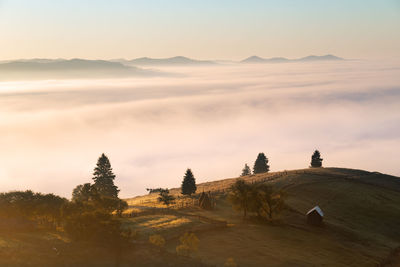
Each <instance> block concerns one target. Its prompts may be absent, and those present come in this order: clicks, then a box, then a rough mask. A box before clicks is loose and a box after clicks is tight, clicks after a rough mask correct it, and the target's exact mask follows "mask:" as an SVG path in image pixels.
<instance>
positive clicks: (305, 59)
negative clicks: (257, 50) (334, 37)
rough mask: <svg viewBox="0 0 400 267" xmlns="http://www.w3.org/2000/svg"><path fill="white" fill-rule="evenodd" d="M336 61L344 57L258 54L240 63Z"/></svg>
mask: <svg viewBox="0 0 400 267" xmlns="http://www.w3.org/2000/svg"><path fill="white" fill-rule="evenodd" d="M334 60H335V61H338V60H344V58H341V57H337V56H334V55H324V56H314V55H311V56H307V57H302V58H297V59H288V58H284V57H273V58H262V57H259V56H251V57H248V58H246V59H244V60H242V61H241V63H282V62H310V61H334Z"/></svg>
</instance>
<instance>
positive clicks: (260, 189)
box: [228, 179, 286, 220]
mask: <svg viewBox="0 0 400 267" xmlns="http://www.w3.org/2000/svg"><path fill="white" fill-rule="evenodd" d="M285 197H286V194H285V192H284V191H282V190H280V191H276V190H274V189H273V187H272V186H270V185H267V184H265V183H258V184H257V183H256V184H249V183H246V182H245V181H244V180H243V179H239V180H237V181H236V182H235V183H234V184H233V185H232V186H231V188H230V193H229V195H228V200H229V201H230V202H231V204H232V206H233V208H234V209H236V210H239V211H243V218H246V217H247V216H248V213H250V212H252V213H255V214H256V215H257V216H258V217H259V218H264V219H267V220H273V219H274V216H275V215H277V214H279V213H280V212H281V211H282V210H283V208H284V207H285V202H284V199H285Z"/></svg>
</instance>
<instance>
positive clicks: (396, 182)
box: [130, 168, 400, 266]
mask: <svg viewBox="0 0 400 267" xmlns="http://www.w3.org/2000/svg"><path fill="white" fill-rule="evenodd" d="M242 178H243V179H245V180H246V181H248V182H267V183H270V184H272V185H274V186H275V187H277V188H283V189H284V190H285V191H287V192H288V200H287V203H288V204H289V206H290V208H291V210H289V211H285V212H284V213H283V214H282V223H281V224H280V225H275V226H272V225H268V224H259V223H253V222H251V221H250V222H246V223H244V222H243V220H242V218H241V214H240V213H236V212H234V211H233V210H232V208H231V206H230V204H229V203H227V201H226V200H225V198H224V197H223V196H224V193H226V192H227V189H228V188H229V187H230V186H231V185H232V184H233V183H234V182H235V181H236V179H237V178H230V179H224V180H220V181H215V182H207V183H202V184H199V185H198V192H202V191H203V190H204V191H205V192H207V191H211V192H214V193H215V195H219V196H221V197H220V198H219V199H218V198H217V207H216V210H215V211H203V210H200V209H185V210H183V212H185V213H187V214H197V215H201V216H205V217H208V218H212V219H217V220H226V221H227V222H228V225H229V227H227V228H226V229H220V230H218V231H209V232H207V231H206V232H199V233H198V237H199V239H200V247H199V252H198V255H197V256H199V257H201V258H202V259H203V261H205V262H206V263H209V264H213V265H217V266H223V264H224V263H225V261H226V259H227V258H233V259H234V260H235V262H237V263H238V266H266V265H267V266H309V265H316V266H319V265H325V266H376V265H378V264H380V263H381V262H384V261H385V259H386V257H388V255H389V254H390V252H391V251H392V250H393V249H395V248H396V247H399V246H400V228H399V227H398V222H399V221H400V206H399V205H398V203H400V190H399V189H400V179H399V178H396V177H390V176H385V175H381V174H379V173H368V172H364V171H358V170H350V169H335V168H316V169H304V170H294V171H284V172H275V173H268V174H259V175H252V176H246V177H242ZM170 191H171V193H172V194H175V195H178V194H179V189H178V188H175V189H171V190H170ZM217 193H221V194H217ZM156 197H157V194H154V196H152V195H147V196H142V197H137V198H135V199H134V201H133V202H130V203H134V204H136V205H139V206H140V205H143V204H144V205H146V206H151V205H155V206H156V205H159V204H157V203H153V204H152V203H151V202H152V201H154V200H156ZM396 203H397V204H396ZM314 205H320V207H321V208H322V209H323V211H324V212H325V215H326V216H325V227H323V228H314V227H310V226H308V225H307V224H306V223H305V217H304V214H305V213H306V212H307V210H308V209H310V208H312V207H313V206H314ZM161 225H162V224H161ZM179 229H180V227H179V226H178V227H174V231H176V232H178V231H179ZM186 229H187V228H181V232H183V231H185V230H186ZM177 245H178V243H177V241H176V240H175V241H174V240H170V241H167V244H166V247H167V248H168V249H169V250H170V251H174V249H175V247H176V246H177Z"/></svg>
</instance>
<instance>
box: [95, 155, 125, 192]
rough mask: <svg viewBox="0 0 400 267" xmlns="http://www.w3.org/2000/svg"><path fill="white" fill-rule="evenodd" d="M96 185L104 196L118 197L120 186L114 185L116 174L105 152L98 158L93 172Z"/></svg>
mask: <svg viewBox="0 0 400 267" xmlns="http://www.w3.org/2000/svg"><path fill="white" fill-rule="evenodd" d="M92 179H93V181H94V187H95V188H96V190H97V192H98V193H99V194H100V195H102V196H107V197H115V198H117V197H118V192H119V190H118V188H117V187H116V186H115V185H114V179H115V174H114V173H113V170H112V168H111V163H110V160H109V159H108V157H107V156H106V155H105V154H104V153H103V154H101V156H100V157H99V159H98V160H97V164H96V168H94V172H93V178H92Z"/></svg>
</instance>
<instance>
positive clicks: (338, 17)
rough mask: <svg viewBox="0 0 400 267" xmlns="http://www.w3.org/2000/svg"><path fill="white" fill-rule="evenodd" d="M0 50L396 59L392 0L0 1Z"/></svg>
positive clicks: (15, 53)
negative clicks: (336, 56) (334, 56)
mask: <svg viewBox="0 0 400 267" xmlns="http://www.w3.org/2000/svg"><path fill="white" fill-rule="evenodd" d="M0 31H1V33H2V34H1V35H0V43H1V44H2V49H1V51H0V59H2V60H10V59H19V58H59V57H61V58H87V59H98V58H103V59H115V58H124V57H125V58H138V57H142V56H147V57H154V58H168V57H173V56H176V55H184V56H187V57H190V58H196V59H219V60H226V59H227V60H229V59H232V60H240V59H243V58H246V57H248V56H251V55H258V56H261V57H264V58H269V57H274V56H280V57H287V58H298V57H302V56H305V55H311V54H318V55H325V54H335V55H339V56H342V57H345V58H363V59H393V58H395V59H399V58H400V51H399V49H398V47H400V36H399V34H398V32H399V31H400V4H399V2H398V1H396V0H387V1H373V0H368V1H365V0H364V1H361V0H353V1H345V0H340V1H289V0H285V1H257V0H250V1H243V0H237V1H225V0H223V1H218V2H215V1H209V0H207V1H204V0H203V1H183V0H171V1H162V0H149V1H126V0H116V1H113V2H112V3H110V2H109V1H105V0H99V1H96V2H93V1H88V0H83V1H82V0H80V1H78V0H71V1H51V0H38V1H28V0H12V1H10V0H0Z"/></svg>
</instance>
